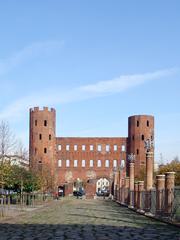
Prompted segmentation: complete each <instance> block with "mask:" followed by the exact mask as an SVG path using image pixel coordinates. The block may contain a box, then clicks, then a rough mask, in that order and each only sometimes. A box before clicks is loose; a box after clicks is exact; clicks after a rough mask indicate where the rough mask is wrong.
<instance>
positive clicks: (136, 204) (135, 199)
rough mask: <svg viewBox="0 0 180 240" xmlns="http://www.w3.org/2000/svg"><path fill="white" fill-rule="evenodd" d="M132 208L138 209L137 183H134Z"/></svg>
mask: <svg viewBox="0 0 180 240" xmlns="http://www.w3.org/2000/svg"><path fill="white" fill-rule="evenodd" d="M134 207H135V208H137V207H138V182H135V183H134Z"/></svg>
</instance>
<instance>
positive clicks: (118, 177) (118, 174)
mask: <svg viewBox="0 0 180 240" xmlns="http://www.w3.org/2000/svg"><path fill="white" fill-rule="evenodd" d="M119 180H120V173H119V170H118V172H117V201H119V191H120V187H119Z"/></svg>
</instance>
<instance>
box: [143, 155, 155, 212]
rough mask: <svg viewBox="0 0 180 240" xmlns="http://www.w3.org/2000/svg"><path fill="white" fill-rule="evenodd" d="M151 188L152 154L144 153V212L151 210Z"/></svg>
mask: <svg viewBox="0 0 180 240" xmlns="http://www.w3.org/2000/svg"><path fill="white" fill-rule="evenodd" d="M152 187H153V153H152V152H147V153H146V182H145V191H146V192H145V208H144V210H145V211H146V212H150V209H151V190H152Z"/></svg>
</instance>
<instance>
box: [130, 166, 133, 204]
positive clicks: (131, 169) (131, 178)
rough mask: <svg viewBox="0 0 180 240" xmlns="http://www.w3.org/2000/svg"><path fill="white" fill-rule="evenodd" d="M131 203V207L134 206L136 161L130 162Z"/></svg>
mask: <svg viewBox="0 0 180 240" xmlns="http://www.w3.org/2000/svg"><path fill="white" fill-rule="evenodd" d="M129 181H130V182H129V190H130V196H129V204H130V206H131V207H134V162H130V164H129Z"/></svg>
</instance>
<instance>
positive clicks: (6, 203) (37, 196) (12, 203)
mask: <svg viewBox="0 0 180 240" xmlns="http://www.w3.org/2000/svg"><path fill="white" fill-rule="evenodd" d="M52 199H53V196H52V194H47V193H23V194H13V195H11V194H3V195H0V218H1V217H6V216H13V215H15V214H16V212H19V211H20V210H26V209H29V208H36V207H38V206H41V205H43V204H44V203H45V202H48V201H50V200H52Z"/></svg>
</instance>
